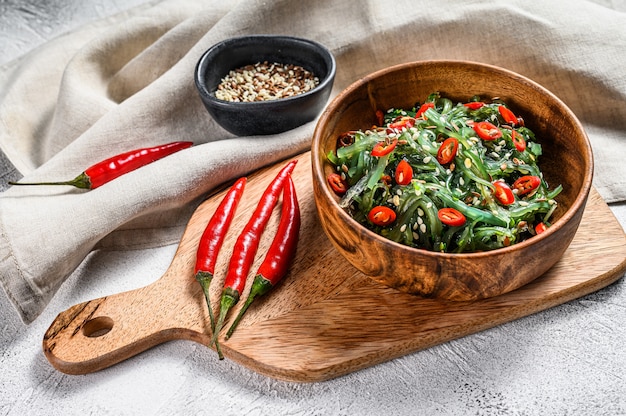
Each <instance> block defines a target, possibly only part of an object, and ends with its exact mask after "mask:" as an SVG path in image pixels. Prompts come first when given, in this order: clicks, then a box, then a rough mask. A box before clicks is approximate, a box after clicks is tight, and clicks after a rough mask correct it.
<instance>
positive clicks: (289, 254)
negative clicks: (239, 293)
mask: <svg viewBox="0 0 626 416" xmlns="http://www.w3.org/2000/svg"><path fill="white" fill-rule="evenodd" d="M299 233H300V208H299V206H298V198H297V196H296V188H295V186H294V184H293V180H292V179H291V176H289V177H288V178H287V182H286V183H285V187H284V189H283V207H282V210H281V214H280V222H279V224H278V229H277V230H276V235H275V237H274V240H273V241H272V245H271V246H270V248H269V250H268V251H267V254H266V255H265V259H264V260H263V263H261V266H259V270H258V271H257V274H256V276H255V277H254V281H253V282H252V287H251V288H250V294H249V295H248V298H247V299H246V302H245V303H244V304H243V306H242V308H241V310H240V311H239V314H238V315H237V317H236V318H235V320H234V321H233V324H232V325H231V326H230V328H229V329H228V332H227V333H226V337H225V338H226V339H228V338H230V336H231V335H232V334H233V332H234V331H235V328H237V325H238V324H239V321H240V320H241V318H242V317H243V315H244V314H245V313H246V311H247V310H248V307H249V306H250V305H251V304H252V302H253V301H254V299H256V297H257V296H263V295H265V294H266V293H267V292H269V291H270V290H271V289H272V288H273V287H274V286H276V284H278V282H279V281H280V280H281V279H282V278H283V277H284V276H285V275H286V274H287V270H288V269H289V265H290V264H291V260H292V259H293V257H294V255H295V254H296V249H297V247H298V236H299Z"/></svg>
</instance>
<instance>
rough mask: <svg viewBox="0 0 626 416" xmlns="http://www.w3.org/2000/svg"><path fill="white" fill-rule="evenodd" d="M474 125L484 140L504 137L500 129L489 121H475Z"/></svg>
mask: <svg viewBox="0 0 626 416" xmlns="http://www.w3.org/2000/svg"><path fill="white" fill-rule="evenodd" d="M472 127H473V128H474V131H475V132H476V134H478V137H480V138H481V139H483V140H496V139H499V138H500V137H502V132H501V131H500V129H499V128H497V127H496V126H495V125H493V124H492V123H490V122H488V121H480V122H478V123H474V125H473V126H472Z"/></svg>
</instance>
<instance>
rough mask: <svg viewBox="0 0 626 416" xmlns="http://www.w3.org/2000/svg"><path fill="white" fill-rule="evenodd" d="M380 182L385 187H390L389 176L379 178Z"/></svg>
mask: <svg viewBox="0 0 626 416" xmlns="http://www.w3.org/2000/svg"><path fill="white" fill-rule="evenodd" d="M380 181H381V182H382V183H384V184H385V185H391V176H389V175H387V174H386V173H385V174H384V175H383V176H381V177H380Z"/></svg>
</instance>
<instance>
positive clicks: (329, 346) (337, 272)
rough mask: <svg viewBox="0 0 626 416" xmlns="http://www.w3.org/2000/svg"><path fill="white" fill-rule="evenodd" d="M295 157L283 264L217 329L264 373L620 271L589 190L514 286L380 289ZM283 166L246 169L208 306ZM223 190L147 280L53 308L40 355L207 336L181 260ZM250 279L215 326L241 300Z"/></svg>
mask: <svg viewBox="0 0 626 416" xmlns="http://www.w3.org/2000/svg"><path fill="white" fill-rule="evenodd" d="M298 159H299V162H298V165H297V166H296V169H295V171H294V173H293V178H294V182H295V184H296V189H297V193H298V196H299V198H300V207H301V211H302V226H301V233H300V242H299V246H298V251H297V255H296V258H295V259H294V262H293V264H292V267H291V270H290V273H289V274H288V275H287V276H286V277H285V279H284V280H283V281H282V283H281V284H280V285H279V286H278V287H276V288H275V289H274V291H273V292H270V294H269V295H267V296H265V297H264V298H259V299H258V300H257V301H256V302H255V304H253V306H251V307H250V309H249V310H248V312H247V314H246V316H245V318H244V319H243V320H242V321H241V323H240V326H239V327H238V329H237V331H236V332H235V333H234V335H233V336H232V337H231V338H230V339H229V340H227V341H224V340H223V336H222V338H221V339H222V342H221V345H222V351H223V353H224V355H225V357H226V359H230V360H233V361H236V362H238V363H240V364H241V365H244V366H246V367H248V368H250V369H252V370H254V371H256V372H258V373H261V374H264V375H267V376H269V377H273V378H277V379H282V380H289V381H299V382H312V381H321V380H327V379H330V378H333V377H337V376H340V375H343V374H346V373H349V372H353V371H356V370H359V369H362V368H365V367H369V366H372V365H376V364H379V363H382V362H384V361H388V360H391V359H393V358H395V357H400V356H402V355H405V354H408V353H411V352H414V351H418V350H421V349H425V348H429V347H431V346H433V345H436V344H440V343H443V342H446V341H449V340H452V339H455V338H459V337H463V336H465V335H469V334H472V333H475V332H478V331H481V330H484V329H487V328H491V327H493V326H496V325H499V324H502V323H504V322H508V321H511V320H514V319H517V318H520V317H523V316H526V315H530V314H532V313H535V312H538V311H541V310H544V309H547V308H550V307H552V306H555V305H558V304H561V303H564V302H567V301H569V300H572V299H575V298H578V297H580V296H583V295H586V294H588V293H591V292H594V291H596V290H598V289H600V288H602V287H605V286H607V285H609V284H611V283H613V282H614V281H616V280H618V279H619V278H620V277H621V276H622V275H623V274H624V272H625V271H626V235H625V234H624V231H623V229H622V227H621V226H620V224H619V222H618V221H617V219H616V218H615V217H614V215H613V214H612V212H611V211H610V209H609V207H608V206H607V205H606V204H605V203H604V201H603V200H602V199H601V197H600V196H599V195H598V193H597V192H596V191H595V190H592V192H591V195H590V197H589V201H588V203H587V208H586V210H585V214H584V216H583V219H582V223H581V226H580V228H579V230H578V233H577V235H576V237H575V238H574V240H573V242H572V244H571V246H570V247H569V249H568V250H567V251H566V253H565V254H564V256H563V258H562V259H561V261H559V262H558V263H557V264H556V265H555V266H554V267H553V268H552V269H551V270H550V271H549V272H548V273H546V274H545V275H543V276H542V277H540V278H538V279H537V280H535V281H534V282H532V283H530V284H528V285H527V286H525V287H522V288H520V289H518V290H515V291H513V292H511V293H508V294H505V295H501V296H498V297H495V298H491V299H486V300H481V301H474V302H443V301H438V300H433V299H423V298H420V297H416V296H412V295H407V294H403V293H400V292H397V291H395V290H393V289H389V288H386V287H381V286H379V285H378V284H376V283H374V282H372V281H371V280H370V279H369V278H368V277H366V276H365V275H363V274H362V273H360V272H359V271H357V270H356V269H355V268H354V267H352V266H351V265H350V264H349V263H348V262H347V261H345V260H344V259H343V258H342V257H341V255H340V254H339V253H338V252H336V251H335V249H334V248H333V246H332V245H331V243H330V241H329V240H328V239H327V238H326V235H325V234H324V232H323V231H322V229H321V227H320V224H319V221H318V219H317V214H316V212H315V201H314V199H313V194H312V187H311V164H310V154H309V153H305V154H302V155H301V156H299V157H298ZM284 163H285V162H281V163H279V164H277V165H276V166H274V167H271V168H267V169H264V170H261V171H259V172H257V173H255V174H254V175H251V176H249V177H248V184H247V186H246V190H245V193H244V197H243V198H242V200H241V202H240V205H239V208H238V211H237V215H236V217H235V219H234V221H233V224H232V225H231V228H230V231H229V234H228V235H227V238H226V241H225V243H224V246H223V247H222V250H221V252H220V257H219V258H218V264H217V268H216V275H215V278H214V279H213V283H212V287H211V289H212V295H211V296H212V301H213V303H214V305H215V304H216V302H217V301H218V298H219V295H220V291H221V285H222V282H223V279H224V276H225V270H226V265H227V263H228V260H229V258H230V253H231V252H232V247H233V244H234V241H235V240H236V238H237V235H238V233H239V231H240V230H241V228H242V227H243V225H244V224H245V223H246V222H247V221H248V218H249V215H250V213H251V212H252V211H253V210H254V208H255V206H256V204H257V202H258V199H259V197H260V195H261V193H262V192H263V191H264V190H265V187H266V186H267V184H268V183H269V182H270V181H271V179H272V178H273V177H274V176H275V174H276V173H277V172H278V170H279V169H280V168H281V167H282V166H284ZM224 192H225V191H222V192H220V193H218V194H216V195H214V196H212V197H211V198H209V199H207V200H206V201H205V202H203V203H202V204H201V205H200V206H199V207H198V209H197V210H196V212H195V213H194V215H193V216H192V218H191V219H190V221H189V225H188V227H187V229H186V231H185V233H184V235H183V237H182V239H181V242H180V245H179V247H178V250H177V251H176V254H175V256H174V258H173V260H172V263H171V265H170V267H169V268H168V270H167V271H166V272H165V274H164V275H163V276H162V277H161V278H160V279H158V280H157V281H156V282H154V283H152V284H150V285H148V286H145V287H142V288H138V289H135V290H131V291H128V292H124V293H119V294H114V295H111V296H106V297H103V298H99V299H94V300H91V301H88V302H84V303H81V304H79V305H75V306H73V307H71V308H69V309H68V310H66V311H64V312H62V313H60V314H59V315H58V317H57V318H56V319H55V320H54V321H53V322H52V324H51V326H50V328H49V329H48V331H47V332H46V333H45V336H44V339H43V350H44V353H45V355H46V357H47V358H48V360H49V361H50V363H51V364H52V365H53V366H54V367H55V368H57V369H58V370H60V371H62V372H64V373H68V374H86V373H90V372H93V371H97V370H100V369H103V368H106V367H109V366H111V365H113V364H116V363H119V362H120V361H123V360H125V359H127V358H129V357H132V356H134V355H136V354H139V353H141V352H142V351H145V350H147V349H148V348H151V347H153V346H155V345H158V344H160V343H163V342H166V341H170V340H174V339H187V340H192V341H196V342H199V343H202V344H204V345H208V344H209V340H210V336H211V333H210V329H209V319H208V313H207V308H206V303H205V300H204V296H203V293H202V290H201V288H200V286H199V284H198V283H197V282H196V280H195V279H194V277H193V268H194V264H195V254H196V248H197V245H198V241H199V239H200V236H201V234H202V232H203V231H204V228H205V226H206V224H207V222H208V221H209V219H210V217H211V215H212V214H213V211H214V209H215V207H216V206H217V205H218V204H219V202H220V201H221V199H222V196H223V193H224ZM279 206H280V204H279ZM278 213H279V207H277V208H276V209H275V211H274V215H273V217H272V219H271V221H270V223H269V224H268V227H267V230H266V233H265V234H264V237H263V239H262V241H261V245H260V247H259V252H258V254H257V258H256V262H255V265H254V266H253V267H252V270H251V274H252V273H254V272H256V269H257V267H258V265H259V264H260V262H261V261H262V258H263V256H264V254H265V252H266V250H267V248H268V247H269V244H270V242H271V239H272V238H273V232H274V230H275V229H276V227H277V224H278ZM250 281H251V279H250V280H249V282H248V285H247V287H246V292H245V293H244V294H243V296H242V301H240V302H239V304H238V305H237V307H236V308H235V309H234V310H233V312H234V313H231V314H230V320H229V321H228V322H227V324H226V327H228V326H229V324H230V322H231V321H232V319H233V318H234V315H235V314H236V312H238V310H239V307H241V305H242V304H243V299H245V298H246V297H247V291H248V290H249V283H250ZM215 359H216V360H217V359H218V358H217V353H216V354H215Z"/></svg>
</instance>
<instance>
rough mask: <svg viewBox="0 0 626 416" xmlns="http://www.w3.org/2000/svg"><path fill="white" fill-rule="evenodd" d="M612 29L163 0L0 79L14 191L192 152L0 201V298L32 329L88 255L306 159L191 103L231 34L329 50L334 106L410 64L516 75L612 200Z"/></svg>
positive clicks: (415, 6)
mask: <svg viewBox="0 0 626 416" xmlns="http://www.w3.org/2000/svg"><path fill="white" fill-rule="evenodd" d="M624 27H626V13H624V11H623V10H622V11H619V10H615V9H611V8H609V7H607V6H605V5H602V4H600V3H593V2H589V1H565V0H557V1H551V2H545V1H522V0H518V1H506V2H504V1H501V2H500V1H496V2H494V1H465V0H457V1H449V2H439V1H435V0H427V1H422V2H418V3H416V2H413V1H410V0H405V1H395V2H394V3H393V4H392V5H390V4H389V3H385V2H383V1H374V0H371V1H363V2H357V3H355V2H351V1H349V0H332V1H329V0H323V1H317V2H308V3H307V2H304V3H303V2H301V1H296V0H283V1H276V2H267V1H255V0H240V1H233V2H223V1H218V0H205V1H200V0H198V1H192V0H164V1H162V2H158V3H155V4H153V5H149V7H140V8H137V9H134V10H131V11H130V12H128V13H126V14H124V15H123V16H120V17H117V18H115V17H114V18H110V19H106V20H103V21H100V22H96V23H95V24H93V25H89V26H87V27H85V28H82V29H80V30H77V31H75V32H72V33H68V34H66V35H64V36H62V37H60V38H58V39H55V40H54V41H51V42H50V43H48V44H45V45H44V46H43V47H41V48H38V49H37V50H35V51H33V52H32V53H30V54H28V55H26V56H24V57H23V58H21V59H19V60H18V61H16V62H13V63H11V64H9V65H8V66H5V67H4V68H0V148H1V149H2V151H3V152H4V153H5V155H6V157H7V158H8V159H9V160H10V161H11V162H12V163H13V164H14V166H15V167H16V168H17V169H18V170H19V171H20V172H21V173H22V174H23V175H24V176H25V180H28V181H30V182H32V181H40V180H65V179H71V178H73V177H74V176H76V175H77V174H78V173H80V172H82V171H83V170H84V169H85V168H86V167H88V166H90V165H91V164H93V163H95V162H97V161H99V160H102V159H104V158H106V157H109V156H112V155H114V154H117V153H121V152H124V151H127V150H130V149H134V148H139V147H148V146H154V145H157V144H160V143H166V142H170V141H174V140H191V141H193V142H194V143H195V145H194V146H193V147H192V148H189V149H186V150H183V151H181V152H179V153H176V154H174V155H172V156H169V157H167V158H165V159H162V160H160V161H158V162H155V163H153V164H151V165H148V166H146V167H144V168H141V169H139V170H137V171H134V172H132V173H129V174H127V175H124V176H123V177H121V178H119V179H117V180H115V181H113V182H111V183H109V184H107V185H106V186H103V187H100V188H98V189H95V190H93V191H83V190H75V189H73V188H72V189H68V188H65V187H60V188H59V187H12V188H10V189H8V190H6V191H5V192H3V193H2V194H1V195H0V282H1V284H2V287H3V289H4V291H5V293H6V294H7V296H8V297H9V298H10V299H11V302H12V304H13V305H14V306H15V309H16V311H17V312H18V313H19V315H20V317H21V318H22V320H23V321H24V322H25V323H30V322H31V321H33V320H34V319H35V318H36V317H37V316H38V315H39V314H40V313H41V311H42V310H43V309H44V308H45V307H46V305H47V304H48V302H49V301H50V299H51V298H52V296H54V294H55V292H56V291H57V290H58V288H59V287H60V285H61V284H62V283H63V282H64V280H65V279H66V278H67V277H68V276H69V275H70V274H71V273H72V272H73V270H75V269H76V267H77V266H78V265H79V264H80V263H81V262H82V261H83V260H84V259H85V257H86V256H87V255H88V254H89V252H90V251H92V250H94V249H103V248H106V249H133V248H139V247H150V246H156V245H160V244H169V243H173V242H176V241H177V240H178V239H179V238H180V236H181V233H182V231H183V229H184V226H185V224H186V222H187V220H188V219H189V216H190V214H191V212H192V211H193V209H194V208H195V207H196V206H197V204H198V202H199V201H200V200H201V199H202V198H203V196H204V195H206V194H207V193H208V192H210V191H211V190H212V189H214V188H215V187H217V186H218V185H220V184H221V183H224V182H226V181H229V180H231V179H234V178H236V177H238V176H241V175H244V174H247V173H249V172H250V171H252V170H254V169H256V168H259V167H262V166H264V165H267V164H269V163H272V162H275V161H278V160H281V159H284V158H287V157H289V156H292V155H294V154H297V153H300V152H303V151H306V150H308V148H309V146H310V140H311V135H312V131H313V128H314V125H315V123H314V122H311V123H309V124H307V125H305V126H302V127H300V128H297V129H295V130H292V131H289V132H286V133H283V134H280V135H271V136H263V137H234V136H233V135H232V134H229V133H227V132H226V131H224V130H222V129H221V128H220V127H219V126H218V125H217V124H216V123H215V122H214V121H213V120H212V119H211V118H210V117H209V115H208V113H207V112H206V111H205V109H204V107H203V106H202V103H201V101H200V99H199V97H198V96H197V93H196V91H195V87H194V84H193V70H194V67H195V64H196V62H197V60H198V59H199V57H200V55H201V54H202V52H204V51H205V50H206V49H208V48H209V47H210V46H211V45H213V44H215V43H217V42H219V41H221V40H223V39H226V38H229V37H233V36H239V35H243V34H251V33H274V34H288V35H294V36H300V37H305V38H309V39H313V40H316V41H318V42H320V43H322V44H324V45H326V46H327V47H329V48H330V49H331V50H332V51H333V53H334V54H335V57H336V59H337V65H338V68H337V77H336V81H335V88H334V91H333V95H335V94H337V92H338V91H340V90H341V89H343V88H345V87H346V86H348V85H349V84H350V83H351V82H353V81H355V80H357V79H358V78H359V77H362V76H363V75H365V74H367V73H370V72H372V71H375V70H378V69H381V68H383V67H386V66H389V65H394V64H399V63H403V62H408V61H416V60H427V59H462V60H471V61H478V62H484V63H489V64H493V65H498V66H501V67H504V68H507V69H510V70H513V71H515V72H518V73H520V74H522V75H525V76H527V77H529V78H531V79H533V80H535V81H537V82H538V83H540V84H542V85H543V86H545V87H546V88H548V89H549V90H551V91H552V92H553V93H555V94H556V95H557V96H558V97H560V98H561V99H562V100H563V101H564V102H565V103H566V104H567V105H568V106H569V107H570V108H571V109H572V110H573V111H574V112H575V113H576V115H577V116H578V117H579V119H580V120H581V121H582V122H583V124H584V125H585V127H586V128H587V131H588V134H589V136H590V139H591V141H592V143H593V147H594V152H595V158H596V175H595V183H594V185H595V187H596V188H597V189H598V191H599V192H600V193H601V195H602V196H603V197H604V198H605V199H606V200H607V201H623V200H626V186H625V185H626V183H625V182H626V179H625V178H626V168H624V165H623V161H622V160H621V159H622V158H623V156H624V155H626V105H625V104H626V72H625V71H624V70H623V68H624V67H626V55H624V54H623V51H624V50H626V32H625V31H624V30H623V28H624ZM423 98H424V97H422V99H423ZM68 306H69V305H68Z"/></svg>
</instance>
